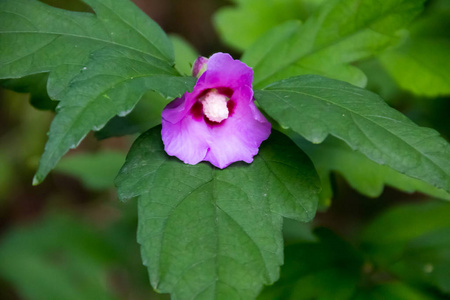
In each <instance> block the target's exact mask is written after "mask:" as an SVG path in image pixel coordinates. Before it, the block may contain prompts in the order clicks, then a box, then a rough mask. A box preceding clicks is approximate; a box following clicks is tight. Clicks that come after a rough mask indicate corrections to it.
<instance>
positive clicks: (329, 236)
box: [258, 228, 362, 300]
mask: <svg viewBox="0 0 450 300" xmlns="http://www.w3.org/2000/svg"><path fill="white" fill-rule="evenodd" d="M314 233H315V235H317V237H318V239H319V240H318V241H317V242H303V243H298V244H294V245H290V246H287V247H286V249H285V256H286V258H285V264H284V266H283V267H282V268H281V278H280V280H279V281H278V282H276V283H275V284H274V285H273V286H270V287H266V288H265V289H264V290H263V291H262V293H261V295H260V296H259V297H258V299H260V300H273V299H277V300H290V299H291V300H302V299H305V300H306V299H308V300H309V299H350V296H351V295H352V294H353V293H354V291H355V289H356V286H357V284H358V282H359V280H360V270H361V266H362V257H361V255H360V254H359V253H358V252H357V251H356V250H355V249H354V248H353V247H352V246H350V245H349V244H348V243H347V242H345V241H343V240H342V239H341V238H339V237H338V236H336V235H335V234H333V233H332V232H330V231H328V230H326V229H325V228H320V229H318V230H316V231H315V232H314Z"/></svg>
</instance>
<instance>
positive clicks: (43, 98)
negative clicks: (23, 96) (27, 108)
mask: <svg viewBox="0 0 450 300" xmlns="http://www.w3.org/2000/svg"><path fill="white" fill-rule="evenodd" d="M47 80H48V73H37V74H33V75H29V76H26V77H22V78H18V79H2V80H0V85H1V86H2V87H4V88H7V89H10V90H13V91H15V92H18V93H31V95H30V104H31V105H33V106H34V107H36V108H37V109H41V110H55V108H56V105H58V102H57V101H52V100H51V99H50V97H49V96H48V94H47Z"/></svg>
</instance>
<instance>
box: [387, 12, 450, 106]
mask: <svg viewBox="0 0 450 300" xmlns="http://www.w3.org/2000/svg"><path fill="white" fill-rule="evenodd" d="M449 18H450V7H447V8H441V7H437V8H434V9H432V10H431V11H430V12H428V13H427V14H426V15H425V16H423V17H422V18H420V19H419V20H417V22H414V24H412V25H411V26H410V28H409V30H410V34H409V35H408V36H407V37H406V42H405V43H404V44H403V45H402V46H400V47H398V48H396V49H393V50H391V51H387V52H386V53H383V54H382V55H381V56H380V57H379V59H380V61H381V62H382V64H383V66H384V67H385V68H386V70H387V71H388V72H389V74H390V75H391V76H392V77H393V78H394V79H395V81H396V82H397V83H398V84H399V86H400V87H401V88H402V89H405V90H407V91H410V92H412V93H414V94H416V95H419V96H428V97H435V96H440V95H450V60H449V59H448V54H449V53H450V36H449V34H448V30H449V29H450V21H449Z"/></svg>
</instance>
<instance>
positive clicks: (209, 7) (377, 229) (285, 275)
mask: <svg viewBox="0 0 450 300" xmlns="http://www.w3.org/2000/svg"><path fill="white" fill-rule="evenodd" d="M43 2H46V3H49V4H51V5H54V6H57V7H61V8H65V9H70V10H77V11H86V10H87V11H88V10H89V8H88V7H87V6H85V5H84V4H83V3H81V2H79V1H72V0H71V1H62V0H61V1H57V0H46V1H43ZM134 2H135V3H136V4H137V5H138V6H139V7H140V8H141V9H142V10H144V11H145V12H146V13H147V14H148V15H149V16H150V17H151V18H153V19H154V20H155V21H156V22H157V23H158V24H160V25H161V27H162V28H163V29H164V30H165V31H166V32H168V33H171V34H176V35H177V36H178V37H176V38H174V39H175V41H174V43H175V44H176V49H175V50H176V51H178V52H177V53H180V54H179V55H186V56H188V57H190V59H191V60H192V59H193V57H195V56H196V54H195V53H200V54H202V55H204V56H209V55H210V54H212V53H214V52H217V51H221V52H229V53H231V54H232V55H233V56H234V57H235V58H238V57H239V56H240V53H241V52H240V51H241V50H242V48H245V47H246V46H247V45H245V43H244V44H240V45H242V48H239V46H236V43H234V44H233V42H230V41H229V39H227V37H228V36H229V35H230V34H231V35H232V34H233V33H226V32H223V30H222V31H220V32H221V34H222V35H223V38H222V39H221V38H220V36H219V33H218V31H217V30H216V29H215V27H214V25H213V19H212V16H213V15H214V13H215V12H217V10H219V9H220V8H222V7H224V6H229V5H231V4H232V3H231V2H229V1H222V0H191V1H187V0H171V1H158V0H150V1H146V0H135V1H134ZM240 2H242V3H245V2H246V1H236V3H240ZM247 2H248V3H253V4H251V5H250V4H249V6H247V7H246V8H245V9H248V12H247V14H246V16H249V17H252V18H253V19H251V20H253V21H252V22H256V23H257V22H258V20H259V19H258V18H261V15H262V16H264V15H265V14H267V13H269V12H271V10H268V9H267V7H269V8H270V5H272V4H273V3H278V4H277V5H278V6H279V7H281V8H283V7H289V5H292V3H295V1H287V0H286V1H278V2H277V1H272V2H271V1H261V2H258V3H260V4H255V3H256V2H255V1H247ZM304 2H305V3H307V4H308V5H309V6H308V5H306V6H302V7H303V9H299V10H298V14H295V13H292V11H289V13H287V12H286V10H285V13H280V14H279V15H276V16H275V17H274V18H273V19H270V20H269V19H264V20H265V21H264V24H265V25H267V28H265V27H256V29H255V28H251V26H250V27H248V28H249V31H251V33H252V34H253V37H255V36H257V35H260V34H262V33H261V32H259V31H263V30H267V29H269V28H270V26H273V25H276V24H279V23H280V22H282V21H285V20H287V19H292V18H306V17H307V15H308V14H309V13H310V10H312V9H313V7H314V3H315V2H320V1H304ZM444 2H446V1H445V0H444V1H429V2H427V7H429V8H431V7H435V6H436V5H438V7H439V9H441V8H442V7H444V6H442V7H441V6H439V5H441V4H440V3H444ZM263 3H265V4H263ZM268 3H269V4H268ZM271 3H272V4H271ZM258 7H259V8H261V11H260V14H256V16H252V13H253V12H254V10H255V9H256V10H257V9H258ZM245 9H244V15H245ZM445 9H448V4H447V5H446V6H445ZM224 11H225V10H224ZM279 11H283V10H279ZM444 11H447V12H448V10H444ZM241 13H242V12H241ZM223 14H225V13H223ZM220 18H221V16H216V22H217V24H219V25H220V22H222V21H220ZM250 24H251V23H250ZM441 25H442V26H444V24H443V23H442V24H441V23H439V25H438V27H439V26H441ZM447 25H448V24H447ZM235 27H236V26H235ZM235 27H233V28H235ZM219 28H222V29H223V27H220V26H219ZM233 28H231V27H230V30H231V29H233ZM449 29H450V27H449ZM252 30H253V31H252ZM445 34H447V35H448V31H446V32H445ZM180 37H181V38H183V39H184V40H186V41H189V43H190V44H192V46H193V49H189V48H186V45H185V44H184V43H183V42H182V40H181V41H180ZM243 39H244V41H248V39H249V38H245V36H244V37H243ZM250 39H251V38H250ZM224 41H227V44H226V43H225V42H224ZM194 49H195V50H194ZM448 54H450V53H448ZM385 59H389V58H388V57H387V58H385ZM358 66H359V67H360V68H362V69H363V70H364V71H365V73H366V74H367V75H368V79H369V80H368V88H369V89H371V90H373V91H375V92H377V93H380V94H381V95H382V96H383V97H384V98H385V99H386V100H387V101H388V102H389V104H390V105H392V106H394V107H395V108H397V109H399V110H400V111H402V112H403V113H404V114H406V115H407V116H408V117H409V118H411V119H412V120H413V121H415V122H416V123H418V124H419V125H422V126H428V127H433V128H435V129H437V130H438V131H439V132H441V134H442V135H443V136H444V137H445V138H447V140H448V138H449V137H450V119H449V118H448V115H449V112H450V101H449V100H450V99H449V98H448V97H434V98H430V97H426V96H423V95H421V96H417V95H415V94H414V93H413V92H411V91H409V90H408V89H405V88H402V87H401V84H398V83H395V80H394V78H393V77H392V76H393V75H392V73H391V74H389V73H388V72H387V70H386V69H385V68H383V67H382V60H380V59H369V60H367V61H364V62H361V63H358ZM183 71H184V72H188V70H183ZM394 75H395V74H394ZM42 80H45V78H43V79H42ZM4 85H5V86H8V83H7V82H4ZM14 89H15V90H17V91H22V92H23V93H17V92H13V91H10V90H7V89H0V141H1V147H0V299H5V300H14V299H168V298H169V297H168V296H167V295H158V294H156V293H155V292H153V291H152V289H151V287H150V285H149V281H148V278H147V274H146V269H145V268H144V267H143V266H142V263H141V258H140V254H139V247H138V244H137V243H136V227H137V215H136V204H135V203H134V202H133V201H130V202H129V203H126V204H123V203H120V202H119V201H118V199H117V196H116V194H115V189H114V187H113V179H114V177H115V175H116V174H117V172H118V170H119V168H120V166H121V164H122V163H123V162H124V159H125V156H126V153H127V151H128V149H129V147H130V146H131V143H132V142H133V140H134V139H135V138H136V136H137V133H138V132H143V131H145V130H147V129H149V128H151V127H152V126H154V125H156V124H158V122H159V120H160V111H161V110H162V108H163V107H164V105H165V104H166V100H163V99H161V98H159V97H158V96H157V95H155V94H153V93H148V94H146V95H145V96H144V98H143V99H142V100H141V101H140V103H139V104H138V105H139V107H138V109H136V110H135V111H134V112H133V113H131V114H130V115H129V116H127V117H126V118H115V119H113V121H111V122H110V123H109V124H108V127H106V128H105V129H103V130H102V131H100V132H97V133H96V134H94V133H91V134H90V135H89V136H88V137H87V138H86V139H85V140H84V141H83V142H82V143H81V145H80V146H79V147H78V148H77V149H76V150H72V151H71V152H69V153H68V154H67V155H66V157H65V158H64V159H63V160H62V161H61V162H60V163H59V165H58V167H57V168H56V169H55V170H54V171H53V172H52V173H51V174H50V176H49V177H48V178H47V179H46V180H45V181H44V182H43V183H42V184H40V185H38V186H32V185H31V183H32V178H33V175H34V172H35V170H36V168H37V165H38V162H39V157H40V155H41V154H42V152H43V149H44V145H45V142H46V137H47V136H46V132H47V131H48V128H49V125H50V122H51V120H52V118H53V115H54V113H53V112H52V110H51V109H50V110H48V108H54V103H51V102H48V106H47V107H44V108H46V109H47V110H38V109H36V108H35V107H33V106H31V105H30V103H29V102H32V103H33V98H32V97H30V95H29V94H27V92H28V90H27V89H26V82H24V83H23V86H14ZM40 96H43V97H45V91H41V94H40V95H39V93H36V94H34V97H40ZM124 124H125V125H124ZM108 128H115V130H114V131H108ZM117 128H123V132H122V134H129V133H131V134H130V135H127V136H124V137H114V136H113V137H111V136H112V135H113V134H112V132H114V133H115V134H117ZM331 176H332V188H333V191H334V197H333V199H332V202H331V203H328V204H329V205H330V206H329V207H328V208H327V209H324V210H323V211H322V212H319V213H318V215H317V217H316V219H315V220H314V222H313V224H306V225H304V224H298V223H295V222H292V221H287V222H286V224H285V228H284V235H285V240H286V245H288V246H287V248H286V264H285V266H284V267H283V269H282V275H281V280H280V282H279V283H277V284H275V285H274V286H272V287H269V288H266V289H265V290H264V291H263V293H262V294H261V299H268V300H269V299H450V239H449V237H450V206H449V204H448V203H446V202H443V201H438V200H432V199H429V198H427V197H425V196H424V195H420V194H406V193H402V192H399V191H397V190H394V189H391V188H388V187H387V188H385V190H384V192H383V193H382V194H381V196H380V197H378V198H368V197H365V196H362V195H360V194H358V193H357V192H356V191H355V190H353V189H352V188H351V187H350V186H349V185H348V183H346V182H345V180H344V179H343V178H342V177H341V176H340V175H339V174H338V173H332V175H331Z"/></svg>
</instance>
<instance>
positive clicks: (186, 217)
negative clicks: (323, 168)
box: [116, 127, 318, 300]
mask: <svg viewBox="0 0 450 300" xmlns="http://www.w3.org/2000/svg"><path fill="white" fill-rule="evenodd" d="M116 184H117V186H118V188H119V190H118V192H119V196H120V198H121V199H123V200H124V199H128V198H131V197H135V196H137V197H138V201H139V230H138V241H139V243H140V244H141V245H142V256H143V261H144V264H145V265H146V266H147V267H148V269H149V273H150V280H151V283H152V285H153V287H154V288H155V289H156V290H158V291H160V292H170V293H171V294H172V299H183V300H184V299H196V300H199V299H253V298H254V297H256V295H257V293H258V292H259V290H260V289H261V286H262V285H263V284H270V283H272V282H274V281H275V280H276V279H277V278H278V271H279V266H280V264H281V263H282V258H283V241H282V235H281V229H282V228H281V226H282V217H283V216H284V217H288V218H292V219H296V220H299V221H304V222H306V221H309V220H311V219H312V218H313V216H314V214H315V210H316V206H317V195H316V193H317V190H318V187H317V186H318V179H317V176H316V174H315V170H314V168H313V166H312V164H311V162H310V161H309V159H308V158H307V157H306V155H305V154H304V153H302V152H301V151H300V150H299V149H298V148H297V147H296V146H295V144H293V143H292V142H291V141H290V140H289V139H288V138H286V137H285V136H283V135H282V134H280V133H278V132H273V133H272V136H271V137H270V139H269V140H268V141H266V142H264V144H263V145H262V146H261V148H260V153H259V154H258V156H256V157H255V159H254V161H253V163H251V164H249V165H248V164H245V163H236V164H233V165H232V166H230V167H228V168H226V169H224V170H219V169H216V168H213V167H212V166H211V165H210V164H207V163H200V164H197V165H186V164H183V163H181V162H180V161H179V160H178V159H176V158H172V157H169V156H168V155H167V154H166V153H165V152H164V149H163V144H162V141H161V135H160V127H157V128H154V129H152V130H150V131H148V132H147V133H145V134H143V135H142V136H141V137H140V138H139V139H138V140H137V141H136V142H135V143H134V145H133V147H132V149H131V150H130V153H129V155H128V157H127V161H126V163H125V165H124V166H123V168H122V170H121V172H120V173H119V176H118V177H117V179H116Z"/></svg>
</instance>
